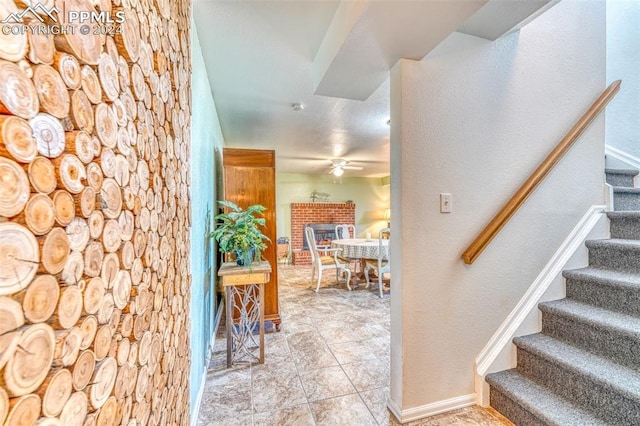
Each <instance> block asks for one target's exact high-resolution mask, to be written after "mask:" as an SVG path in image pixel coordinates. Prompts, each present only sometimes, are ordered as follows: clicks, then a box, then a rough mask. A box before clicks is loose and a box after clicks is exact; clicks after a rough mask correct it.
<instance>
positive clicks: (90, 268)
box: [84, 241, 104, 277]
mask: <svg viewBox="0 0 640 426" xmlns="http://www.w3.org/2000/svg"><path fill="white" fill-rule="evenodd" d="M103 258H104V249H103V248H102V244H101V243H99V242H97V241H92V242H90V243H89V244H88V245H87V248H86V249H85V251H84V273H85V274H86V275H87V276H89V277H97V276H98V275H100V269H101V267H102V259H103Z"/></svg>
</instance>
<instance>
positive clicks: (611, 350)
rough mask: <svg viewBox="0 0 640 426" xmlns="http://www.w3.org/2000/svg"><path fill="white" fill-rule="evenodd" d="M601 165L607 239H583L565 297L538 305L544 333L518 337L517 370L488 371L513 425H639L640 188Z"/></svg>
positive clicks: (494, 395)
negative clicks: (609, 201) (584, 259)
mask: <svg viewBox="0 0 640 426" xmlns="http://www.w3.org/2000/svg"><path fill="white" fill-rule="evenodd" d="M637 174H638V172H637V171H635V170H617V169H616V170H614V169H607V170H606V176H607V182H608V183H609V184H610V185H612V186H613V187H614V200H613V203H614V211H612V212H608V213H607V216H608V217H609V220H610V223H611V239H607V240H593V241H587V242H586V246H587V248H588V249H589V266H588V267H586V268H582V269H575V270H566V271H564V272H563V275H564V277H565V279H566V288H567V297H566V298H565V299H562V300H556V301H553V302H544V303H540V304H539V309H540V311H542V332H541V333H537V334H533V335H529V336H523V337H517V338H515V339H513V343H514V344H515V345H516V347H517V353H518V365H517V367H516V368H514V369H511V370H506V371H501V372H498V373H493V374H489V375H487V382H488V383H489V385H490V387H491V394H490V395H491V396H490V399H491V406H492V407H493V408H495V409H496V410H497V411H499V412H500V413H502V414H503V415H504V416H505V417H507V418H508V419H510V420H511V421H512V422H514V423H515V424H517V425H527V426H529V425H561V426H573V425H576V426H578V425H579V426H591V425H625V426H626V425H640V189H639V188H634V187H633V178H634V176H636V175H637Z"/></svg>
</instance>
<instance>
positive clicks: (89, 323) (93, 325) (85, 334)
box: [76, 315, 98, 371]
mask: <svg viewBox="0 0 640 426" xmlns="http://www.w3.org/2000/svg"><path fill="white" fill-rule="evenodd" d="M80 331H81V332H82V342H80V349H81V350H85V349H88V348H89V347H90V346H91V345H92V344H93V340H94V339H95V338H96V333H97V332H98V319H97V318H96V317H95V316H93V315H87V316H86V317H85V318H84V319H83V320H82V323H81V324H80ZM81 355H82V354H81ZM92 356H93V357H94V358H95V356H94V355H93V353H92ZM77 362H79V360H78V361H77ZM77 362H76V363H77ZM91 371H93V367H92V368H91Z"/></svg>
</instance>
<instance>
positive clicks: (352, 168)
mask: <svg viewBox="0 0 640 426" xmlns="http://www.w3.org/2000/svg"><path fill="white" fill-rule="evenodd" d="M342 168H343V169H345V170H362V169H363V167H360V166H342Z"/></svg>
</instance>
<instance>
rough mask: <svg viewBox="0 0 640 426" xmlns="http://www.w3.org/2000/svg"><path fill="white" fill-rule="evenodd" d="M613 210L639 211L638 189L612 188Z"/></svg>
mask: <svg viewBox="0 0 640 426" xmlns="http://www.w3.org/2000/svg"><path fill="white" fill-rule="evenodd" d="M613 209H614V210H616V211H626V210H635V211H638V210H640V188H628V187H624V186H614V187H613Z"/></svg>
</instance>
